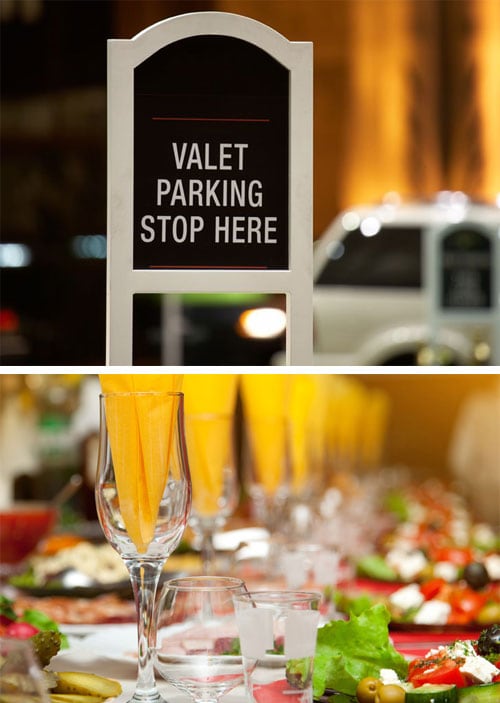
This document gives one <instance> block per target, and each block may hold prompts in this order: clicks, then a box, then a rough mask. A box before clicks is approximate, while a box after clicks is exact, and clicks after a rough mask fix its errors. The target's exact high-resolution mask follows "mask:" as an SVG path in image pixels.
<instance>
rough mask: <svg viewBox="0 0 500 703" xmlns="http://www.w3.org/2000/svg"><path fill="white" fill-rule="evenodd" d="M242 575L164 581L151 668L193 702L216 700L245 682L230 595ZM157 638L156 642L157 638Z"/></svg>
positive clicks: (237, 590) (238, 591)
mask: <svg viewBox="0 0 500 703" xmlns="http://www.w3.org/2000/svg"><path fill="white" fill-rule="evenodd" d="M243 593H246V588H245V584H244V582H243V581H242V580H241V579H238V578H232V577H225V576H191V577H189V576H188V577H181V578H176V579H171V580H170V581H167V582H166V583H165V584H164V585H163V589H162V597H161V599H160V612H161V619H162V622H164V623H165V625H166V627H165V629H161V630H160V632H159V638H158V639H159V647H158V649H157V652H156V667H157V669H158V671H159V672H160V674H161V675H162V676H163V677H164V678H165V679H166V680H167V681H168V682H169V683H170V684H172V685H174V686H175V687H176V688H178V689H179V690H181V691H184V692H185V693H188V694H189V695H190V697H191V699H192V701H193V702H194V703H217V702H218V701H219V699H220V698H221V697H222V696H223V695H224V694H226V693H228V691H231V690H232V689H234V688H235V687H236V686H240V685H242V684H243V681H244V672H243V660H242V657H241V653H240V648H239V636H238V627H237V622H236V611H235V605H234V601H233V598H234V596H236V595H242V594H243ZM160 640H161V641H160Z"/></svg>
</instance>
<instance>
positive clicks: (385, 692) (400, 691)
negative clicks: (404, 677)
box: [374, 683, 406, 703]
mask: <svg viewBox="0 0 500 703" xmlns="http://www.w3.org/2000/svg"><path fill="white" fill-rule="evenodd" d="M405 698H406V693H405V690H404V688H402V687H401V686H398V685H397V683H387V684H382V685H381V686H379V688H378V690H377V692H376V694H375V701H374V703H405Z"/></svg>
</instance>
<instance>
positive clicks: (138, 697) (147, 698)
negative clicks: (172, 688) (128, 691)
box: [127, 689, 169, 703]
mask: <svg viewBox="0 0 500 703" xmlns="http://www.w3.org/2000/svg"><path fill="white" fill-rule="evenodd" d="M127 703H169V701H168V700H167V699H166V698H164V697H163V696H162V695H161V694H160V692H159V691H157V690H156V689H155V690H154V691H151V693H145V692H144V691H142V692H141V691H136V692H135V693H134V695H133V696H132V698H129V700H128V701H127Z"/></svg>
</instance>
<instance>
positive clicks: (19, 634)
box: [5, 621, 39, 640]
mask: <svg viewBox="0 0 500 703" xmlns="http://www.w3.org/2000/svg"><path fill="white" fill-rule="evenodd" d="M38 631H39V630H38V628H37V627H35V626H34V625H30V623H29V622H20V621H18V622H12V623H11V624H10V625H7V627H6V628H5V636H6V637H13V638H14V639H17V640H27V639H29V638H30V637H32V636H33V635H36V633H37V632H38Z"/></svg>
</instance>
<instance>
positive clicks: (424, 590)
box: [420, 578, 446, 600]
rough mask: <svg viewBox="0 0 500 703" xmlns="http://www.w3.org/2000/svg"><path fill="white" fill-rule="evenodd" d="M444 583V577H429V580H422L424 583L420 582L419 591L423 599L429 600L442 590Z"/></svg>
mask: <svg viewBox="0 0 500 703" xmlns="http://www.w3.org/2000/svg"><path fill="white" fill-rule="evenodd" d="M445 585H446V581H445V580H444V579H440V578H435V579H429V581H424V583H421V584H420V592H421V594H422V595H423V597H424V598H425V600H431V599H432V598H435V597H436V596H437V595H438V593H439V592H440V591H442V589H443V586H445Z"/></svg>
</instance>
